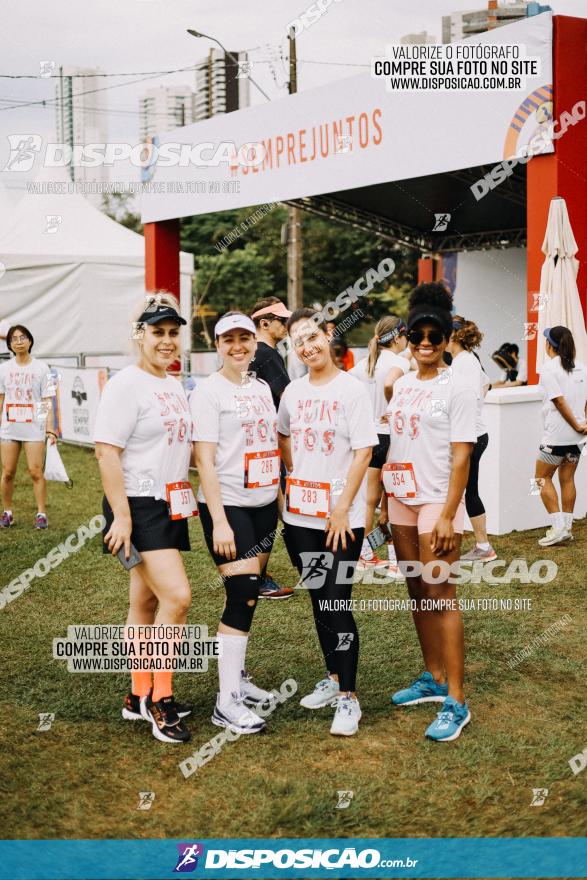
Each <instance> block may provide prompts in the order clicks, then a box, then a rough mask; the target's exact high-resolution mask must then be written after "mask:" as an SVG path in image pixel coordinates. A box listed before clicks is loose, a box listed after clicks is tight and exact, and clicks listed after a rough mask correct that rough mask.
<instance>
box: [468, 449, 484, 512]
mask: <svg viewBox="0 0 587 880" xmlns="http://www.w3.org/2000/svg"><path fill="white" fill-rule="evenodd" d="M488 443H489V434H481V436H480V437H477V442H476V443H475V445H474V446H473V452H472V453H471V463H470V465H469V479H468V480H467V488H466V489H465V506H466V508H467V513H468V514H469V517H471V516H481V514H482V513H485V507H484V506H483V502H482V501H481V498H480V497H479V462H480V461H481V456H482V455H483V453H484V452H485V450H486V449H487V445H488Z"/></svg>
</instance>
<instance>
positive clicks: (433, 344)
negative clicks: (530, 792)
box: [381, 283, 477, 742]
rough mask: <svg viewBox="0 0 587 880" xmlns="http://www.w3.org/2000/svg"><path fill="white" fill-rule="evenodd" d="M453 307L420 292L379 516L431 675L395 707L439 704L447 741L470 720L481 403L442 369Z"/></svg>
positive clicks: (443, 295) (440, 290)
mask: <svg viewBox="0 0 587 880" xmlns="http://www.w3.org/2000/svg"><path fill="white" fill-rule="evenodd" d="M451 307H452V300H451V297H450V295H449V294H448V292H447V291H446V289H445V288H444V287H443V286H442V285H441V284H436V283H432V284H421V285H419V286H418V287H416V289H415V290H414V291H413V293H412V295H411V297H410V312H409V315H408V321H407V327H408V343H409V346H410V350H411V352H412V355H413V356H414V358H415V359H416V362H417V364H418V370H417V371H416V372H410V373H408V374H407V375H405V376H402V377H400V378H399V379H398V380H397V381H396V383H395V385H394V388H393V396H392V398H391V400H390V402H389V407H388V410H387V413H388V416H389V424H390V446H389V453H388V456H387V463H386V464H385V465H384V468H383V472H382V479H383V483H384V487H385V495H386V500H387V507H386V504H385V501H384V502H383V506H382V509H381V521H382V522H387V521H389V522H390V523H391V526H392V530H393V542H394V544H395V547H396V552H397V557H398V562H399V564H400V567H404V566H405V568H404V571H405V574H406V580H407V583H408V591H409V594H410V597H411V598H412V599H413V600H414V602H415V605H414V610H413V618H414V623H415V626H416V632H417V633H418V639H419V641H420V647H421V650H422V655H423V658H424V666H425V671H424V672H423V673H422V674H421V675H420V677H419V678H417V679H416V680H415V681H414V682H413V683H412V684H411V685H409V686H408V687H407V688H404V689H403V690H400V691H398V692H397V693H395V694H394V695H393V696H392V698H391V699H392V702H393V703H394V705H397V706H411V705H415V704H417V703H429V702H440V703H442V704H443V706H442V711H441V712H439V713H438V715H437V718H436V720H435V721H434V722H433V723H432V724H431V725H430V726H429V727H428V729H427V730H426V736H427V737H429V738H430V739H433V740H437V741H440V742H443V741H448V740H453V739H456V738H457V737H458V736H459V734H460V732H461V730H462V729H463V727H464V726H465V725H466V724H468V723H469V721H470V719H471V715H470V712H469V708H468V706H467V703H466V702H465V695H464V691H463V678H464V636H463V621H462V617H461V613H460V611H459V610H458V600H457V597H456V586H455V584H454V583H451V580H454V579H455V576H454V575H452V576H451V571H450V566H451V565H452V563H455V562H457V560H458V559H459V558H460V547H461V540H462V535H463V522H464V516H465V508H464V503H463V495H464V492H465V487H466V485H467V478H468V474H469V459H470V456H471V452H472V449H473V446H474V444H475V441H476V439H477V434H476V422H475V418H476V408H477V403H476V395H475V391H474V390H473V389H472V387H471V385H470V384H469V385H467V384H466V383H465V382H464V381H463V380H462V379H461V378H460V377H456V376H453V375H452V372H451V370H450V368H448V369H446V368H445V364H444V361H443V357H442V355H443V352H444V350H445V348H446V345H447V343H448V341H449V339H450V336H451V333H452V317H451ZM402 563H404V566H402Z"/></svg>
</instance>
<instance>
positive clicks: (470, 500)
mask: <svg viewBox="0 0 587 880" xmlns="http://www.w3.org/2000/svg"><path fill="white" fill-rule="evenodd" d="M452 326H453V331H452V335H451V337H450V340H449V343H448V345H447V347H446V350H447V351H448V352H449V353H450V354H451V355H452V362H451V366H450V369H451V370H452V373H453V374H454V375H455V376H458V377H459V378H460V379H462V380H463V381H465V382H469V383H471V385H472V387H473V389H474V391H475V394H476V395H477V417H476V430H477V441H476V443H475V446H474V447H473V452H472V453H471V459H470V465H469V478H468V480H467V488H466V489H465V507H466V509H467V515H468V517H469V519H470V520H471V525H472V526H473V532H474V534H475V544H474V545H473V547H472V548H471V549H470V550H469V551H468V552H467V553H465V554H464V555H463V556H462V557H461V559H466V560H472V561H476V560H480V561H481V562H491V561H492V560H493V559H497V554H496V552H495V550H494V549H493V547H492V546H491V544H490V543H489V541H488V540H487V519H486V516H485V507H484V505H483V502H482V501H481V498H480V496H479V462H480V461H481V456H482V455H483V453H484V452H485V450H486V449H487V445H488V443H489V435H488V433H487V427H486V426H485V422H484V421H483V401H484V400H485V395H486V394H487V392H488V391H489V388H490V385H491V380H490V379H489V376H488V375H487V374H486V373H485V371H484V369H483V367H482V366H481V361H480V360H479V358H478V357H477V355H476V354H475V353H474V352H475V349H476V348H479V346H480V345H481V342H482V340H483V333H481V331H480V330H479V328H478V327H477V325H476V324H475V323H474V322H473V321H468V320H467V319H466V318H463V317H462V316H461V315H454V316H453V321H452Z"/></svg>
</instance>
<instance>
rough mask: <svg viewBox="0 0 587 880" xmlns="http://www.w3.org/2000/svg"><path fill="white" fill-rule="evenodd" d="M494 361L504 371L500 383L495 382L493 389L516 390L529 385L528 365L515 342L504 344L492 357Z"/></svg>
mask: <svg viewBox="0 0 587 880" xmlns="http://www.w3.org/2000/svg"><path fill="white" fill-rule="evenodd" d="M491 357H492V359H493V361H494V362H495V363H496V364H497V366H498V367H501V369H502V370H503V375H502V378H501V379H500V381H499V382H493V384H492V385H491V387H492V388H515V387H516V386H518V385H527V384H528V364H527V363H526V361H525V360H524V358H521V357H520V349H519V348H518V346H517V345H516V344H515V343H513V342H504V344H503V345H502V346H500V348H498V350H497V351H494V352H493V354H492V355H491Z"/></svg>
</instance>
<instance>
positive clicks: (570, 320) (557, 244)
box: [536, 198, 587, 372]
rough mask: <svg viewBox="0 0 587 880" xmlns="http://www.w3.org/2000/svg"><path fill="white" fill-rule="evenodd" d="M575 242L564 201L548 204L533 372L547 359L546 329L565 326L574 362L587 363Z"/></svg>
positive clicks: (585, 334)
mask: <svg viewBox="0 0 587 880" xmlns="http://www.w3.org/2000/svg"><path fill="white" fill-rule="evenodd" d="M577 250H578V248H577V242H576V241H575V236H574V235H573V230H572V228H571V222H570V220H569V212H568V210H567V204H566V202H565V200H564V199H561V198H555V199H553V200H552V201H551V203H550V208H549V211H548V222H547V224H546V234H545V236H544V243H543V245H542V252H543V253H544V255H545V260H544V263H543V266H542V271H541V273H540V293H541V294H542V300H543V302H542V307H541V308H540V309H539V311H538V345H537V351H536V370H537V371H538V372H540V368H541V366H542V364H543V362H544V360H545V358H546V350H545V342H544V338H543V335H542V331H543V330H544V329H545V328H546V327H555V326H557V325H561V326H563V327H568V328H569V330H570V331H571V333H572V334H573V337H574V339H575V346H576V348H577V360H578V361H581V362H582V363H584V364H587V332H586V331H585V316H584V314H583V309H582V308H581V301H580V299H579V290H578V288H577V272H578V271H579V261H578V260H577V258H576V257H575V254H576V253H577Z"/></svg>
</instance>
